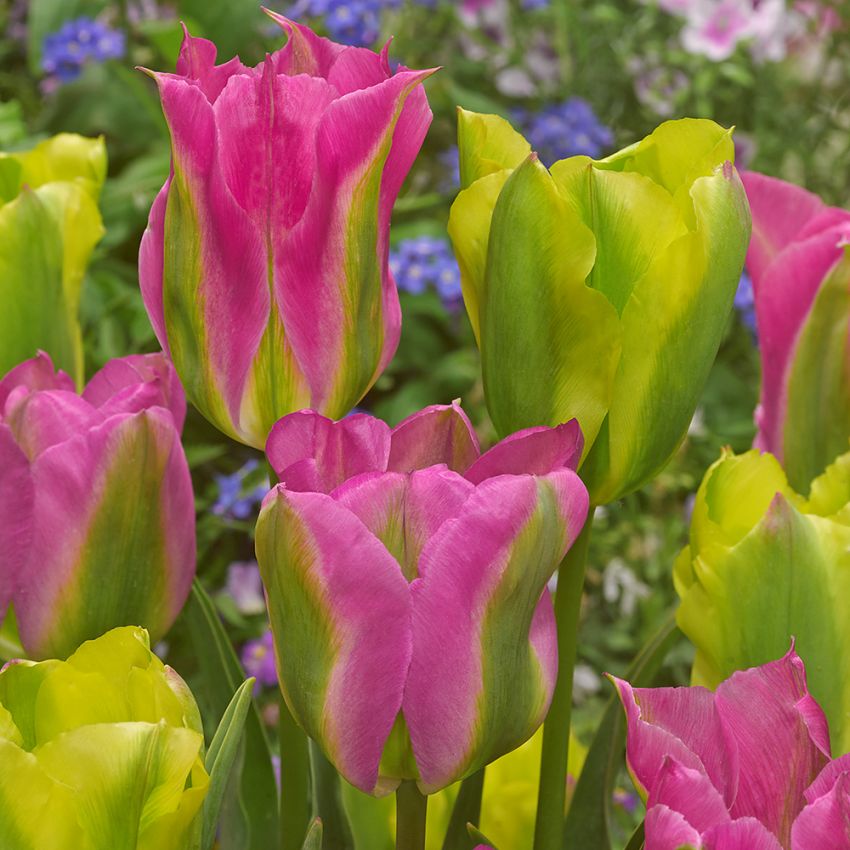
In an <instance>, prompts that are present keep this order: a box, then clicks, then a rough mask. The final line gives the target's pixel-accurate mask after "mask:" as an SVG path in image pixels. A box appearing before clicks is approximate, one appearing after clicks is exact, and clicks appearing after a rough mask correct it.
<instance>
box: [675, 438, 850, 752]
mask: <svg viewBox="0 0 850 850" xmlns="http://www.w3.org/2000/svg"><path fill="white" fill-rule="evenodd" d="M674 578H675V584H676V590H677V592H678V594H679V596H680V597H681V600H682V602H681V606H680V608H679V611H678V614H677V622H678V624H679V627H680V628H681V629H682V631H683V632H684V633H685V634H686V635H687V636H688V638H689V639H690V640H691V641H692V643H693V644H694V645H695V646H696V650H697V652H696V659H695V661H694V667H693V683H694V684H699V685H705V686H707V687H709V688H712V689H713V688H715V687H716V686H717V685H719V684H720V682H722V681H723V680H724V679H726V678H728V677H729V676H730V675H731V674H732V673H733V672H734V671H736V670H744V669H747V668H750V667H756V666H759V665H761V664H764V663H766V662H768V661H770V660H771V659H773V658H776V657H779V656H782V655H783V654H784V653H785V652H786V651H787V650H788V647H789V645H790V644H791V641H792V639H794V638H796V648H797V652H798V653H799V655H800V657H801V658H802V659H803V660H804V662H805V664H806V671H807V674H808V680H809V686H810V689H811V692H812V695H813V696H814V698H815V699H816V700H817V701H818V702H819V703H820V705H821V706H822V707H823V709H824V711H825V712H826V716H827V718H828V720H829V727H830V732H831V736H832V746H833V752H834V754H836V755H839V754H841V753H845V752H848V751H850V657H848V656H847V653H844V652H841V651H839V650H840V648H841V647H845V646H848V645H850V454H846V455H843V456H842V457H841V458H839V459H838V460H837V461H836V462H835V463H834V464H833V465H832V466H830V467H829V468H828V469H827V470H826V472H824V474H823V475H822V476H820V478H817V479H815V481H814V483H813V484H812V489H811V493H810V495H809V497H808V498H804V497H803V496H801V495H799V494H798V493H796V492H794V490H793V489H792V488H791V486H790V485H789V484H788V479H787V477H786V474H785V472H784V471H783V469H782V466H781V465H780V463H779V461H778V460H777V459H776V458H775V457H774V456H773V455H770V454H767V453H765V454H759V452H758V451H757V450H752V451H749V452H747V453H746V454H743V455H734V454H732V453H731V452H726V453H724V455H723V456H722V457H721V458H720V460H718V461H717V462H716V463H715V464H714V465H713V466H712V467H711V468H710V469H709V470H708V472H707V473H706V476H705V478H704V479H703V482H702V484H701V486H700V488H699V491H698V493H697V496H696V502H695V504H694V512H693V518H692V520H691V532H690V545H689V546H688V547H687V548H686V549H684V551H683V552H682V553H681V555H680V556H679V558H678V559H677V561H676V566H675V574H674Z"/></svg>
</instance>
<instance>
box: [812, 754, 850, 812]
mask: <svg viewBox="0 0 850 850" xmlns="http://www.w3.org/2000/svg"><path fill="white" fill-rule="evenodd" d="M845 773H847V774H850V753H847V754H845V755H843V756H841V757H840V758H837V759H833V760H832V761H831V762H829V764H827V765H826V767H824V769H823V770H822V771H821V772H820V773H819V774H818V775H817V778H816V779H815V781H814V782H812V784H811V785H810V786H809V787H808V788H807V789H806V792H805V797H806V802H808V803H814V802H815V800H817V799H818V798H819V797H823V796H824V795H825V794H828V793H829V792H830V791H831V790H832V786H833V785H835V783H836V782H837V781H838V779H839V778H840V777H841V776H842V774H845Z"/></svg>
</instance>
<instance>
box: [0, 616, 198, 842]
mask: <svg viewBox="0 0 850 850" xmlns="http://www.w3.org/2000/svg"><path fill="white" fill-rule="evenodd" d="M203 748H204V738H203V733H202V730H201V719H200V715H199V713H198V708H197V705H196V704H195V700H194V698H193V697H192V694H191V693H190V691H189V689H188V687H187V686H186V684H185V683H184V682H183V680H182V679H181V678H180V677H179V676H178V675H177V674H176V673H175V672H174V671H173V670H171V669H170V668H169V667H166V666H165V665H163V664H162V662H161V661H160V660H159V659H158V658H157V657H156V656H155V655H154V654H153V653H152V652H151V650H150V647H149V643H148V635H147V632H145V631H144V630H143V629H139V628H134V627H125V628H120V629H114V630H113V631H111V632H107V633H106V634H105V635H103V636H102V637H100V638H98V639H97V640H93V641H89V642H88V643H84V644H83V645H82V646H81V647H80V648H79V649H78V650H77V651H76V652H75V653H74V654H73V655H72V656H71V657H70V658H68V660H67V661H42V662H38V663H35V662H31V661H19V662H13V663H11V664H9V665H7V666H6V667H5V668H4V669H3V671H2V672H0V847H3V848H4V850H196V848H198V847H199V846H200V844H199V842H200V837H201V834H200V829H201V823H200V818H199V817H198V816H197V815H198V813H199V811H200V808H201V805H202V803H203V800H204V796H205V794H206V791H207V786H208V784H209V777H208V776H207V773H206V770H205V769H204V762H203V756H204V752H203Z"/></svg>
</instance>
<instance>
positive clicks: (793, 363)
mask: <svg viewBox="0 0 850 850" xmlns="http://www.w3.org/2000/svg"><path fill="white" fill-rule="evenodd" d="M741 179H742V180H743V182H744V188H745V189H746V191H747V198H748V200H749V202H750V208H751V210H752V216H753V236H752V240H751V242H750V247H749V251H748V253H747V267H748V269H749V271H750V274H751V276H752V279H753V292H754V295H755V307H756V321H757V324H758V335H759V345H760V348H761V357H762V387H761V400H760V404H759V408H758V411H757V412H756V424H757V425H758V436H757V438H756V447H757V448H760V449H764V450H767V451H769V452H771V453H772V454H774V455H776V457H777V458H779V460H780V461H782V464H783V466H784V467H785V469H786V472H787V473H788V478H789V480H790V482H791V484H792V486H793V487H794V488H795V489H796V490H797V491H798V492H801V493H806V492H807V491H808V488H809V484H810V483H811V482H812V480H813V479H814V478H816V477H817V476H818V475H820V474H821V473H822V472H823V471H824V469H826V467H827V466H828V465H829V464H830V463H832V461H833V460H835V458H836V457H838V456H839V455H841V454H844V453H845V452H846V451H847V448H848V441H850V257H848V252H847V246H848V245H850V212H848V211H846V210H842V209H836V208H835V207H828V206H826V204H824V203H823V201H821V200H820V198H818V197H817V196H816V195H813V194H811V193H810V192H807V191H806V190H805V189H801V188H800V187H799V186H794V185H793V184H791V183H785V182H783V181H782V180H776V179H774V178H772V177H765V176H764V175H762V174H756V173H753V172H749V173H744V174H742V175H741Z"/></svg>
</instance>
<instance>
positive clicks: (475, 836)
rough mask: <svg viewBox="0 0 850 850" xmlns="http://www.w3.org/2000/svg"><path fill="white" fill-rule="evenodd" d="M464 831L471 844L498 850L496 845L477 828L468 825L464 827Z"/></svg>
mask: <svg viewBox="0 0 850 850" xmlns="http://www.w3.org/2000/svg"><path fill="white" fill-rule="evenodd" d="M466 831H467V832H468V833H469V837H470V838H471V839H472V843H473V844H475V845H476V846H477V845H478V844H485V845H486V846H487V847H491V848H492V850H498V848H497V847H496V845H495V844H494V843H493V842H492V841H491V840H490V839H489V838H488V837H487V836H486V835H485V834H484V833H483V832H481V830H480V829H478V827H477V826H473V825H472V824H471V823H468V824H467V825H466Z"/></svg>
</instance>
